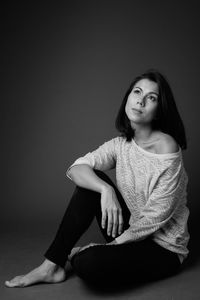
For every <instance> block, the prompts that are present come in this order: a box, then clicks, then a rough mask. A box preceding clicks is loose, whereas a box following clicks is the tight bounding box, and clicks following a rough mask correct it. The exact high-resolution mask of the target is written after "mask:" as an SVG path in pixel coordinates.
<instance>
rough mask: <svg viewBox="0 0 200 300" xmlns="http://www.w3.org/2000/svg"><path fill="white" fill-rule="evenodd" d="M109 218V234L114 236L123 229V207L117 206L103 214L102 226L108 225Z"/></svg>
mask: <svg viewBox="0 0 200 300" xmlns="http://www.w3.org/2000/svg"><path fill="white" fill-rule="evenodd" d="M106 219H107V234H108V235H109V236H110V235H111V234H112V237H114V238H115V237H116V236H117V234H119V235H120V234H121V233H122V230H123V217H122V211H121V208H118V209H117V208H115V209H112V210H109V211H107V212H105V213H104V214H103V215H102V228H104V229H105V227H106Z"/></svg>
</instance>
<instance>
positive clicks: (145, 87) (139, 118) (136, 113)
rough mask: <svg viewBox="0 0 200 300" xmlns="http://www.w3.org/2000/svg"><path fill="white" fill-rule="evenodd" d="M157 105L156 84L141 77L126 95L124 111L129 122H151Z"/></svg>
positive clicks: (145, 123)
mask: <svg viewBox="0 0 200 300" xmlns="http://www.w3.org/2000/svg"><path fill="white" fill-rule="evenodd" d="M157 107H158V84H157V83H156V82H154V81H151V80H149V79H141V80H139V81H138V82H136V84H135V85H134V87H133V89H132V91H131V93H130V94H129V96H128V99H127V102H126V106H125V112H126V115H127V117H128V119H129V120H130V121H131V123H133V124H134V123H137V124H144V125H147V124H149V125H150V124H151V122H152V120H153V119H154V117H155V114H156V111H157Z"/></svg>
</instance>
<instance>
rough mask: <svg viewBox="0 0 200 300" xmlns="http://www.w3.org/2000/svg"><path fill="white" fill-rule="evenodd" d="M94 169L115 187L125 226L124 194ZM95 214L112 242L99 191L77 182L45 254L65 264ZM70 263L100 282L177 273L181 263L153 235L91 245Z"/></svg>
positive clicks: (102, 177) (97, 171) (106, 237)
mask: <svg viewBox="0 0 200 300" xmlns="http://www.w3.org/2000/svg"><path fill="white" fill-rule="evenodd" d="M94 171H95V173H96V174H97V176H99V177H100V178H101V179H103V180H104V181H106V182H107V183H109V184H110V185H111V186H113V188H114V189H115V193H116V195H117V198H118V201H119V203H120V205H121V208H122V214H123V220H124V228H123V229H124V230H126V229H127V228H128V227H129V218H130V212H129V210H128V208H127V206H126V204H125V202H124V199H123V197H122V196H121V194H120V192H119V191H118V189H117V188H116V186H115V185H114V184H113V182H112V181H111V179H110V178H109V177H108V176H107V175H106V174H105V173H103V172H101V171H99V170H94ZM94 217H96V219H97V222H98V224H99V227H100V229H101V232H102V233H103V236H104V238H105V240H106V242H111V241H112V240H113V238H112V237H111V236H108V235H107V231H106V228H105V229H102V227H101V205H100V193H98V192H94V191H91V190H89V189H85V188H82V187H78V186H76V189H75V191H74V193H73V195H72V198H71V201H70V203H69V205H68V207H67V210H66V212H65V214H64V217H63V219H62V222H61V224H60V226H59V228H58V231H57V234H56V236H55V239H54V240H53V242H52V244H51V245H50V247H49V249H48V250H47V251H46V253H45V255H44V256H45V257H46V258H47V259H49V260H51V261H52V262H54V263H56V264H57V265H60V266H61V267H63V268H64V266H65V263H66V261H67V257H68V255H69V254H70V252H71V249H72V248H73V247H74V245H75V244H76V242H77V241H78V240H79V238H80V237H81V235H82V234H83V233H84V232H85V231H86V230H87V229H88V227H89V226H90V224H91V223H92V221H93V219H94ZM71 264H72V266H73V269H74V271H75V273H76V274H77V275H78V276H80V277H81V278H83V279H85V280H87V281H92V282H101V284H102V282H103V281H104V282H105V283H106V282H111V279H112V281H114V282H116V281H118V280H119V281H120V282H121V281H127V280H129V281H130V280H131V281H132V282H134V281H138V280H139V281H140V280H151V279H159V278H162V277H165V276H170V275H172V274H175V273H177V272H178V271H179V269H180V266H181V263H180V261H179V258H178V256H177V254H176V253H173V252H171V251H169V250H167V249H165V248H163V247H161V246H159V245H158V244H156V243H155V242H154V241H153V240H152V239H151V236H149V237H147V238H146V239H144V240H141V241H135V242H130V243H124V244H117V245H96V246H92V247H90V248H87V249H85V250H83V251H81V252H80V253H78V254H77V255H75V256H74V257H73V259H72V261H71Z"/></svg>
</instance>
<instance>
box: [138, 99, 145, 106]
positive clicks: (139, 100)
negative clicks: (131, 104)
mask: <svg viewBox="0 0 200 300" xmlns="http://www.w3.org/2000/svg"><path fill="white" fill-rule="evenodd" d="M144 100H145V99H144V98H143V97H141V98H140V99H138V100H137V103H139V104H140V105H142V106H144Z"/></svg>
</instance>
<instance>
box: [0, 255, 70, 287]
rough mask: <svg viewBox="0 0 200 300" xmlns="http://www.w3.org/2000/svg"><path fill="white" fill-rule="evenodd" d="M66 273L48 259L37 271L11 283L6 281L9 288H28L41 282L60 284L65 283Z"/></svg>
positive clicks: (18, 277)
mask: <svg viewBox="0 0 200 300" xmlns="http://www.w3.org/2000/svg"><path fill="white" fill-rule="evenodd" d="M65 278H66V273H65V270H64V269H63V268H61V267H60V266H58V265H56V264H54V263H53V262H51V261H50V260H48V259H45V261H44V262H43V263H42V264H41V265H40V266H39V267H37V268H36V269H34V270H32V271H31V272H29V273H27V274H26V275H21V276H16V277H15V278H13V279H12V280H10V281H5V285H6V286H7V287H26V286H29V285H32V284H35V283H39V282H47V283H58V282H62V281H64V280H65Z"/></svg>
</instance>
